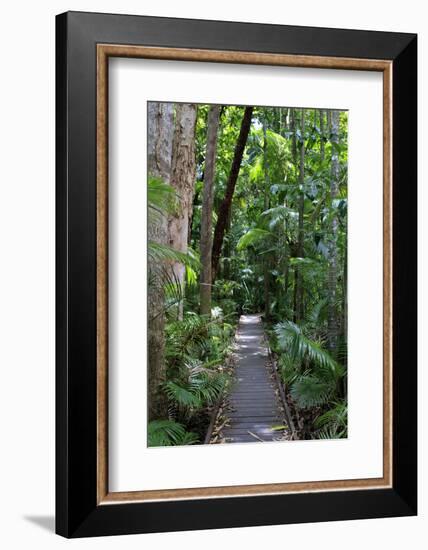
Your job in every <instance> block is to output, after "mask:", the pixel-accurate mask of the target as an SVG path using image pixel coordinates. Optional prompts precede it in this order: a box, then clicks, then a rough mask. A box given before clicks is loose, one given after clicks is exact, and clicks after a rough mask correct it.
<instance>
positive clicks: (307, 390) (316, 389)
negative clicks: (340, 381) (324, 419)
mask: <svg viewBox="0 0 428 550" xmlns="http://www.w3.org/2000/svg"><path fill="white" fill-rule="evenodd" d="M334 390H335V384H334V383H332V382H331V381H325V380H320V379H319V378H318V377H316V376H313V375H310V374H309V375H304V376H301V377H299V378H298V379H297V380H296V381H295V382H294V383H293V385H292V386H291V390H290V393H291V395H292V397H293V399H294V400H295V401H296V402H297V404H298V406H299V407H301V408H302V409H307V408H311V407H316V406H318V405H324V404H325V403H327V402H328V401H329V399H330V397H331V395H332V394H333V392H334Z"/></svg>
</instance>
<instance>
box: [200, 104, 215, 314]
mask: <svg viewBox="0 0 428 550" xmlns="http://www.w3.org/2000/svg"><path fill="white" fill-rule="evenodd" d="M219 118H220V106H219V105H212V106H211V107H210V110H209V113H208V130H207V151H206V155H205V174H204V191H203V197H202V218H201V241H200V247H201V280H200V301H201V303H200V311H201V314H202V315H211V285H212V271H211V270H212V213H213V202H214V177H215V160H216V150H217V135H218V127H219Z"/></svg>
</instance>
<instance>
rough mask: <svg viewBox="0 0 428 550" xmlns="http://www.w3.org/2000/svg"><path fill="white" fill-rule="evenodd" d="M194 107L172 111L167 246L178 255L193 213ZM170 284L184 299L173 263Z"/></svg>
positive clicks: (179, 270) (180, 274) (179, 268)
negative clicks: (172, 195)
mask: <svg viewBox="0 0 428 550" xmlns="http://www.w3.org/2000/svg"><path fill="white" fill-rule="evenodd" d="M196 110H197V108H196V105H195V104H191V103H178V104H176V107H175V130H174V141H173V147H172V167H171V186H172V187H174V189H175V191H176V193H177V197H178V200H177V207H176V208H175V210H174V212H172V213H171V214H170V215H169V219H168V242H169V246H170V247H171V248H173V249H174V250H177V251H179V252H183V253H186V252H187V243H188V235H189V223H190V219H191V217H192V210H193V195H194V191H195V177H196V159H195V126H196ZM172 272H173V276H174V282H175V283H176V284H177V285H180V287H181V296H182V297H183V296H184V275H185V266H184V265H183V264H182V263H178V262H176V263H174V265H173V266H172ZM178 318H179V319H180V320H181V319H183V300H180V303H179V304H178Z"/></svg>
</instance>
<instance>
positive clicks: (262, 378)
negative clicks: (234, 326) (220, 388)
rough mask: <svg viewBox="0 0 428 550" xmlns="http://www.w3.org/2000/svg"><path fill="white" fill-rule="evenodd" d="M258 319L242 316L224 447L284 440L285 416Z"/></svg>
mask: <svg viewBox="0 0 428 550" xmlns="http://www.w3.org/2000/svg"><path fill="white" fill-rule="evenodd" d="M263 334H264V333H263V326H262V323H261V320H260V316H259V315H242V316H241V318H240V320H239V326H238V331H237V336H236V345H237V350H236V356H237V364H236V367H235V372H234V374H235V383H234V386H233V388H232V390H231V392H230V394H229V397H228V401H229V404H228V407H227V412H226V415H227V417H228V418H229V422H228V424H229V425H228V426H226V427H225V428H224V429H223V430H222V433H223V437H224V438H225V443H245V442H252V443H254V442H256V441H260V440H262V441H274V440H276V439H284V438H285V437H286V434H284V432H283V431H277V430H272V427H273V426H283V425H284V412H283V410H282V407H281V405H280V401H279V399H278V397H277V395H276V393H275V382H274V380H272V379H271V376H270V372H269V370H268V368H267V359H268V354H267V349H266V347H265V346H264V344H263Z"/></svg>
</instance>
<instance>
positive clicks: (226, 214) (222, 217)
mask: <svg viewBox="0 0 428 550" xmlns="http://www.w3.org/2000/svg"><path fill="white" fill-rule="evenodd" d="M252 114H253V107H246V108H245V111H244V116H243V118H242V122H241V129H240V131H239V136H238V140H237V142H236V146H235V152H234V155H233V161H232V166H231V168H230V172H229V178H228V180H227V184H226V192H225V194H224V198H223V200H222V202H221V204H220V208H219V210H218V217H217V223H216V226H215V231H214V241H213V250H212V280H213V281H214V280H215V278H216V275H217V270H218V264H219V261H220V254H221V249H222V246H223V240H224V235H225V232H226V227H227V223H228V220H229V219H230V210H231V208H232V199H233V193H234V192H235V186H236V182H237V180H238V176H239V170H240V168H241V163H242V157H243V155H244V150H245V145H246V144H247V139H248V134H249V132H250V127H251V117H252Z"/></svg>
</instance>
